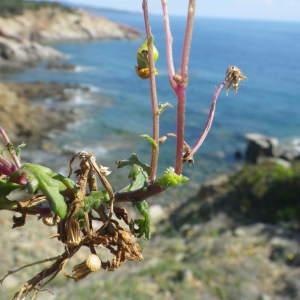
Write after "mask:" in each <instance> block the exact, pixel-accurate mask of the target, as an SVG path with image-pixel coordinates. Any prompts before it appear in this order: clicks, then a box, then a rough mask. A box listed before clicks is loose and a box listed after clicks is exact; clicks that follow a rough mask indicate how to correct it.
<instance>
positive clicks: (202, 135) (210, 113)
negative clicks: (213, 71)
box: [186, 80, 227, 160]
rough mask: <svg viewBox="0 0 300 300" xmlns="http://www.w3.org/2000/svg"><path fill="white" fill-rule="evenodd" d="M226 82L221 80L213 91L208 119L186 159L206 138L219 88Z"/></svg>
mask: <svg viewBox="0 0 300 300" xmlns="http://www.w3.org/2000/svg"><path fill="white" fill-rule="evenodd" d="M226 84H227V82H226V80H225V81H223V82H222V83H221V84H220V85H219V87H218V88H216V90H215V93H214V97H213V100H212V104H211V107H210V112H209V115H208V119H207V122H206V125H205V128H204V130H203V132H202V134H201V135H200V137H199V139H198V140H197V142H196V143H195V145H194V146H193V147H192V149H191V152H190V154H189V155H188V156H187V157H186V160H188V159H189V158H191V157H192V156H193V155H194V154H195V152H196V151H197V150H198V149H199V147H200V146H201V145H202V143H203V142H204V140H205V138H206V136H207V134H208V132H209V130H210V127H211V124H212V122H213V119H214V115H215V110H216V104H217V99H218V96H219V94H220V91H221V89H222V88H223V87H224V85H226Z"/></svg>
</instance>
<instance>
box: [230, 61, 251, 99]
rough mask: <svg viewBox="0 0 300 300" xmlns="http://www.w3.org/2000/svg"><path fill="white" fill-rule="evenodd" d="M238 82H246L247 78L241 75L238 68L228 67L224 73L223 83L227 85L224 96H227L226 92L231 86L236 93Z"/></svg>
mask: <svg viewBox="0 0 300 300" xmlns="http://www.w3.org/2000/svg"><path fill="white" fill-rule="evenodd" d="M240 80H247V77H246V76H244V75H243V74H242V72H241V70H240V69H239V68H238V67H236V66H230V67H229V68H228V69H227V71H226V77H225V81H226V84H227V87H226V95H228V91H229V90H230V88H231V87H232V86H233V89H234V90H235V92H236V93H237V91H238V85H239V82H240Z"/></svg>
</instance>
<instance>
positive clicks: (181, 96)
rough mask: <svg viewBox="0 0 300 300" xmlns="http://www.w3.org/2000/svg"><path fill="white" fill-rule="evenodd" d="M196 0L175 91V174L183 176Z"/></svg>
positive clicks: (188, 24)
mask: <svg viewBox="0 0 300 300" xmlns="http://www.w3.org/2000/svg"><path fill="white" fill-rule="evenodd" d="M195 9H196V0H190V1H189V7H188V17H187V24H186V30H185V38H184V45H183V51H182V59H181V73H180V75H181V82H180V83H179V84H178V85H177V88H176V90H175V92H176V95H177V100H178V104H177V140H176V163H175V173H176V174H181V170H182V165H183V160H182V150H183V143H184V119H185V102H186V86H187V82H188V63H189V56H190V48H191V42H192V34H193V26H194V19H195Z"/></svg>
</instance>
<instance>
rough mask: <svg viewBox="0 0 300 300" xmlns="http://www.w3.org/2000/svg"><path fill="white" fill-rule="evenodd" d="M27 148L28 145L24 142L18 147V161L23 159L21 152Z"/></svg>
mask: <svg viewBox="0 0 300 300" xmlns="http://www.w3.org/2000/svg"><path fill="white" fill-rule="evenodd" d="M25 146H26V144H25V143H24V142H23V143H22V144H20V145H19V146H17V149H16V155H17V157H18V159H19V160H20V159H21V157H20V154H21V150H22V149H23V148H24V147H25Z"/></svg>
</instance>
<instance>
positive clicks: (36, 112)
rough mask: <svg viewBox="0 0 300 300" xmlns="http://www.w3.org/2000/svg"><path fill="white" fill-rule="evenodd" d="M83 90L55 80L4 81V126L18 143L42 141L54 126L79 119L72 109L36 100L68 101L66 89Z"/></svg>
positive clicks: (0, 88)
mask: <svg viewBox="0 0 300 300" xmlns="http://www.w3.org/2000/svg"><path fill="white" fill-rule="evenodd" d="M70 89H73V90H76V89H80V90H83V91H86V92H87V91H88V88H83V87H81V86H78V85H71V84H61V83H55V82H32V83H3V82H2V83H1V82H0V120H1V126H2V127H3V128H4V129H5V131H6V133H7V134H8V135H9V137H10V139H11V141H12V142H13V143H15V144H18V143H21V142H23V141H26V142H37V141H39V142H40V141H41V139H42V138H45V137H46V134H45V133H47V132H49V130H50V129H53V128H61V129H63V128H65V126H66V124H67V123H69V122H73V121H75V119H76V113H75V112H74V110H73V109H55V110H54V109H50V108H49V107H46V106H45V105H42V104H37V103H35V102H34V101H33V100H36V99H45V98H49V97H51V98H52V99H55V101H56V102H60V101H67V100H68V99H69V96H70V94H68V93H67V92H66V91H68V90H70Z"/></svg>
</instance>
